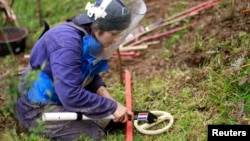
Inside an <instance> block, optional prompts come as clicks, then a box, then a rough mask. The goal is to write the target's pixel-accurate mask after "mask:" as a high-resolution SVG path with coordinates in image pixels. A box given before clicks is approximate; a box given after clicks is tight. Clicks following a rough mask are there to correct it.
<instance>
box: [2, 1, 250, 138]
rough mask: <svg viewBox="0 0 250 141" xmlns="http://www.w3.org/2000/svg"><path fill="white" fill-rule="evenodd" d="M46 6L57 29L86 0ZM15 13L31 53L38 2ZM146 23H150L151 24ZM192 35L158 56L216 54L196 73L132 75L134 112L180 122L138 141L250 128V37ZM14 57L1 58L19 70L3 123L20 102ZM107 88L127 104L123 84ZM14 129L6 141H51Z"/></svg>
mask: <svg viewBox="0 0 250 141" xmlns="http://www.w3.org/2000/svg"><path fill="white" fill-rule="evenodd" d="M41 2H42V7H43V16H44V19H46V20H47V21H48V22H49V23H50V25H52V26H53V25H56V24H58V23H59V22H62V21H64V20H65V19H66V18H68V17H71V16H74V15H75V14H77V13H79V12H82V11H83V7H84V4H83V1H82V0H74V1H71V0H64V1H60V4H58V2H57V1H46V0H41ZM188 4H189V3H187V2H186V1H183V0H178V2H176V3H175V4H174V5H175V6H176V9H178V8H181V9H185V8H186V7H189V6H188ZM223 7H227V8H228V11H229V13H233V12H232V10H233V8H232V4H231V3H230V1H225V2H224V3H223V5H221V7H217V9H219V8H223ZM14 10H15V13H18V14H17V17H18V21H19V23H20V26H22V27H26V28H27V29H28V30H29V37H28V40H27V50H26V52H29V51H30V49H31V47H32V45H33V44H34V42H35V40H36V39H37V38H38V36H39V35H40V33H41V32H42V29H43V27H42V26H40V25H39V19H38V16H37V11H36V1H25V2H24V1H15V4H14ZM215 10H216V9H215ZM181 11H182V10H181ZM176 12H180V11H175V8H174V7H171V9H170V13H172V14H174V13H176ZM203 15H204V14H203ZM144 20H145V23H146V22H147V19H144ZM187 32H188V31H180V32H177V33H176V34H174V35H172V36H171V37H170V38H169V40H168V41H166V42H165V44H164V45H165V46H164V51H162V54H159V56H162V57H163V58H164V60H166V61H171V55H170V53H171V49H172V48H174V47H175V48H177V47H178V46H189V47H190V50H191V51H192V52H197V51H200V52H207V51H212V52H213V54H212V57H211V58H210V59H209V60H206V61H204V62H203V63H202V64H200V65H199V66H198V67H197V68H188V67H187V68H188V69H185V70H181V69H178V68H174V69H173V68H169V69H166V70H165V71H164V73H163V74H161V75H155V76H153V77H151V78H150V80H149V79H148V78H147V77H145V78H144V77H143V78H142V77H137V76H136V75H135V74H134V73H133V72H132V74H133V77H132V83H133V85H132V88H133V92H132V93H133V109H134V110H141V109H143V110H162V111H167V112H169V113H171V114H172V115H173V116H174V118H175V122H174V124H173V126H172V127H171V128H170V130H168V131H167V132H166V133H164V134H160V135H156V136H150V135H143V134H141V133H139V132H138V131H137V130H134V140H135V141H151V140H154V141H165V140H169V141H205V140H206V139H207V125H208V124H242V123H243V124H248V123H249V121H250V118H249V116H250V95H249V91H250V88H249V85H250V83H249V80H248V79H249V78H248V74H249V72H250V68H249V67H244V68H241V67H240V66H242V65H244V64H249V63H250V59H249V58H248V55H244V54H243V52H249V48H248V46H249V42H250V40H249V39H250V35H249V34H248V33H245V32H242V33H238V34H237V36H235V37H234V38H232V37H229V39H226V40H222V39H220V38H217V37H214V36H213V35H208V33H207V31H204V30H203V29H202V28H199V29H197V31H195V33H194V34H193V36H192V38H188V39H186V38H185V34H187ZM207 37H209V38H207ZM190 39H192V40H190ZM215 47H217V48H215ZM217 49H218V50H217ZM228 50H230V53H231V54H230V57H229V58H227V55H228V54H227V51H228ZM13 58H15V57H14V56H8V57H5V58H1V59H0V62H1V66H0V70H6V69H10V70H11V69H14V71H13V72H12V73H11V74H10V75H8V80H7V81H4V82H3V81H1V82H0V84H1V85H2V86H3V85H4V86H7V87H4V88H3V87H2V86H1V87H0V89H1V91H2V90H3V91H4V94H5V97H4V98H5V99H6V101H7V102H6V104H5V106H1V107H0V114H1V116H0V121H7V122H11V123H12V122H13V121H12V119H11V114H12V113H13V111H11V110H10V108H9V107H11V106H12V104H13V103H12V102H13V101H12V99H15V98H16V97H15V95H13V93H16V90H17V89H16V88H17V83H18V78H17V77H16V76H15V75H14V74H15V73H16V66H18V64H17V62H16V60H15V59H13ZM107 83H109V80H107ZM108 89H109V91H110V93H113V94H115V95H114V97H115V98H117V99H118V100H120V101H121V102H123V103H125V94H124V89H125V88H124V86H123V85H121V84H119V82H117V83H115V84H112V85H110V86H109V87H108ZM0 98H1V97H0ZM13 125H14V127H13V128H7V129H1V128H0V131H1V133H0V136H1V137H2V139H3V140H8V141H12V140H13V141H15V140H25V141H30V140H40V141H45V140H46V139H43V138H41V137H39V136H37V135H36V134H26V133H21V134H20V136H17V131H16V130H15V129H16V127H15V126H16V125H15V124H13ZM124 138H125V134H124V132H121V131H117V132H115V133H112V134H110V135H109V136H108V139H107V140H109V141H120V140H122V139H124Z"/></svg>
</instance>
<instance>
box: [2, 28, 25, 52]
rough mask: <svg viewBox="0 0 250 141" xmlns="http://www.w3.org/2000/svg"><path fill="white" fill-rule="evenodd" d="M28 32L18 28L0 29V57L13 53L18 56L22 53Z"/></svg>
mask: <svg viewBox="0 0 250 141" xmlns="http://www.w3.org/2000/svg"><path fill="white" fill-rule="evenodd" d="M27 36H28V30H27V29H25V28H19V27H4V28H0V56H5V55H8V54H10V53H11V52H13V53H14V54H19V53H21V52H24V50H25V43H26V38H27Z"/></svg>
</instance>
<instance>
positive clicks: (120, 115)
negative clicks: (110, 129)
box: [113, 102, 134, 123]
mask: <svg viewBox="0 0 250 141" xmlns="http://www.w3.org/2000/svg"><path fill="white" fill-rule="evenodd" d="M114 116H115V119H113V121H114V122H122V123H125V122H127V121H128V120H129V119H132V120H133V119H134V113H133V112H132V111H130V110H128V109H127V108H126V107H124V106H123V105H122V104H120V103H119V102H117V108H116V110H115V112H114Z"/></svg>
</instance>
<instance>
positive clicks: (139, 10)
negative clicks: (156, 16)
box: [89, 0, 147, 60]
mask: <svg viewBox="0 0 250 141" xmlns="http://www.w3.org/2000/svg"><path fill="white" fill-rule="evenodd" d="M104 1H105V0H104ZM122 2H123V4H124V6H125V7H126V8H128V9H129V10H130V14H131V17H130V23H129V24H128V26H126V27H127V28H125V29H124V30H122V32H121V33H120V34H119V35H116V37H115V42H113V43H112V44H111V45H109V46H108V47H105V48H104V47H102V48H89V54H90V55H91V56H93V57H95V58H97V59H98V60H107V59H109V58H110V57H111V56H112V55H113V53H114V52H115V51H116V50H117V49H118V48H119V46H120V45H121V44H122V43H123V42H124V40H125V39H126V37H127V36H128V35H129V34H130V33H131V32H132V31H133V30H134V28H135V27H136V26H137V25H138V23H139V22H140V21H141V20H142V18H143V17H144V15H145V14H146V11H147V8H146V5H145V3H144V1H143V0H126V1H122ZM106 5H107V4H106ZM102 9H103V8H102ZM114 22H115V21H114Z"/></svg>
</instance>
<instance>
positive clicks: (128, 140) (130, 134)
mask: <svg viewBox="0 0 250 141" xmlns="http://www.w3.org/2000/svg"><path fill="white" fill-rule="evenodd" d="M125 93H126V107H127V108H128V110H131V111H132V89H131V73H130V72H129V71H128V70H125ZM126 141H133V121H132V120H129V121H127V123H126Z"/></svg>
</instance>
